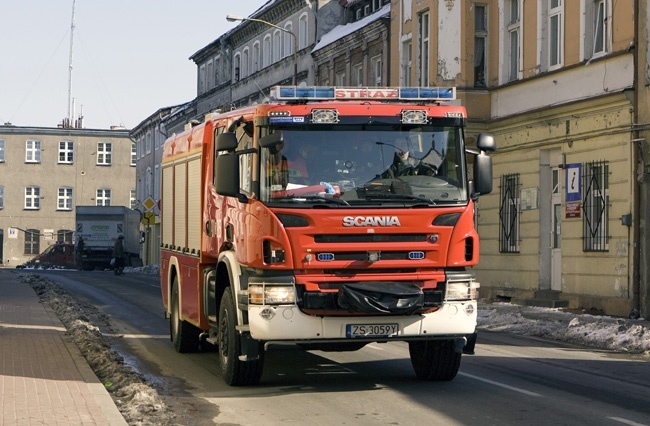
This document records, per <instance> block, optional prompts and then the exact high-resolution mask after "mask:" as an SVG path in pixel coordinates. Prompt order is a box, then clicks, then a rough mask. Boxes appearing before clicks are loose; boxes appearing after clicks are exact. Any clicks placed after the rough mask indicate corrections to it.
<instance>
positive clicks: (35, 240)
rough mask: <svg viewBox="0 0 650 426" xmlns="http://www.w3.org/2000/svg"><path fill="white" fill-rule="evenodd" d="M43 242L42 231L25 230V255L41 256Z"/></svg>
mask: <svg viewBox="0 0 650 426" xmlns="http://www.w3.org/2000/svg"><path fill="white" fill-rule="evenodd" d="M40 241H41V231H40V230H38V229H33V228H31V229H26V230H25V254H39V253H40V252H41V249H40Z"/></svg>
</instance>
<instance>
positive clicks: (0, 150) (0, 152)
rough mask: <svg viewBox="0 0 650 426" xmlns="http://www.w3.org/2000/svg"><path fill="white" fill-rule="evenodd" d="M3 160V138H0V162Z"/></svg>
mask: <svg viewBox="0 0 650 426" xmlns="http://www.w3.org/2000/svg"><path fill="white" fill-rule="evenodd" d="M4 162H5V140H4V139H0V163H4Z"/></svg>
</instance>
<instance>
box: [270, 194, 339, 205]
mask: <svg viewBox="0 0 650 426" xmlns="http://www.w3.org/2000/svg"><path fill="white" fill-rule="evenodd" d="M285 201H291V202H294V201H295V202H302V201H324V202H326V203H334V204H338V205H341V206H349V205H350V203H348V202H347V201H345V200H341V199H340V198H332V197H325V196H323V195H292V196H286V197H277V198H271V200H270V202H272V203H274V202H285Z"/></svg>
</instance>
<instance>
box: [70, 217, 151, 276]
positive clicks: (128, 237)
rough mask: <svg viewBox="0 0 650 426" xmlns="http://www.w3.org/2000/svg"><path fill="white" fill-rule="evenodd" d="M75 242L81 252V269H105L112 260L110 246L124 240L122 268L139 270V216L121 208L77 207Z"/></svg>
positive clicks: (111, 248) (111, 247)
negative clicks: (123, 266)
mask: <svg viewBox="0 0 650 426" xmlns="http://www.w3.org/2000/svg"><path fill="white" fill-rule="evenodd" d="M75 220H76V228H75V234H76V239H78V238H79V237H81V238H82V239H83V241H84V248H83V251H82V253H81V254H80V260H79V262H80V265H79V267H80V268H81V269H87V270H88V269H108V268H110V263H111V259H112V258H113V245H114V244H115V241H116V240H117V239H118V237H119V236H120V235H123V236H124V252H125V264H126V265H127V266H139V265H140V264H141V261H140V213H139V212H138V211H136V210H132V209H129V208H128V207H124V206H77V207H76V212H75Z"/></svg>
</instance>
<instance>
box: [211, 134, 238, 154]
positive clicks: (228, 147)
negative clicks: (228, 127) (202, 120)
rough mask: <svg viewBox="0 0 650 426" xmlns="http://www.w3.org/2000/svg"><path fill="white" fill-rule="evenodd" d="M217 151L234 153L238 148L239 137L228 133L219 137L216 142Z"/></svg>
mask: <svg viewBox="0 0 650 426" xmlns="http://www.w3.org/2000/svg"><path fill="white" fill-rule="evenodd" d="M214 144H215V147H216V148H215V149H216V150H217V152H218V151H233V150H235V148H237V144H238V142H237V136H235V134H234V133H230V132H226V133H221V134H220V135H217V137H216V139H215V141H214Z"/></svg>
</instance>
